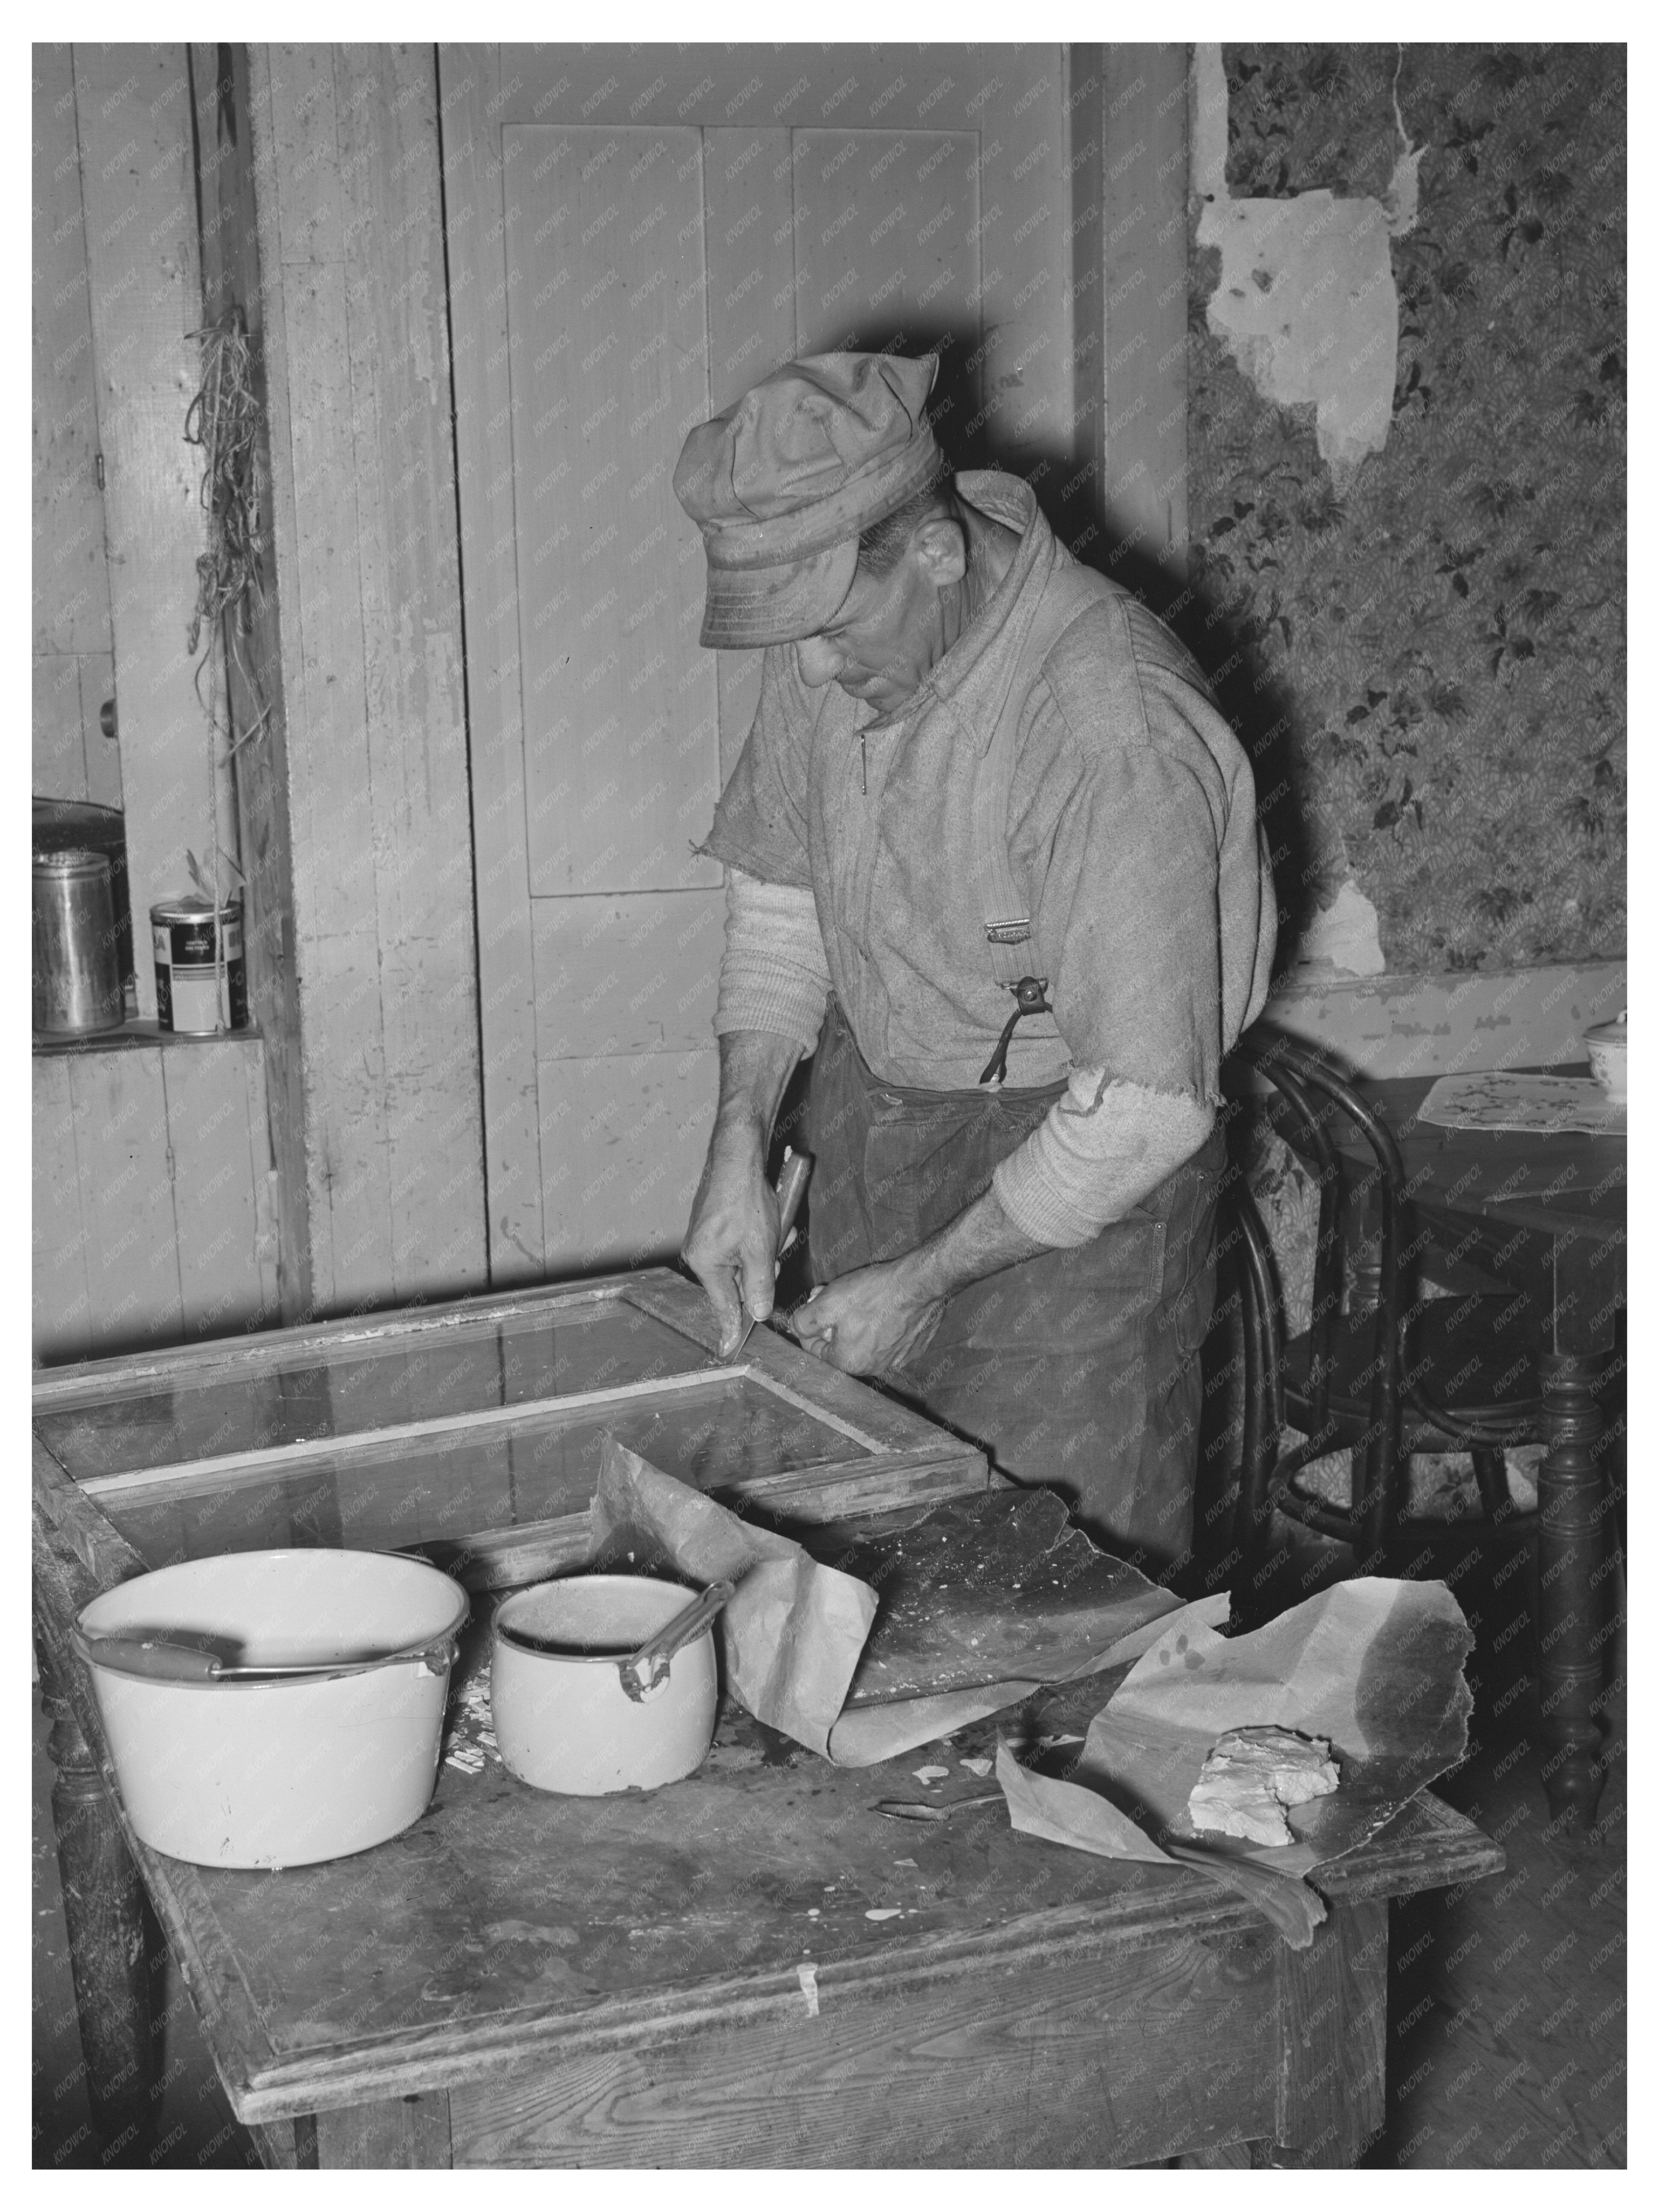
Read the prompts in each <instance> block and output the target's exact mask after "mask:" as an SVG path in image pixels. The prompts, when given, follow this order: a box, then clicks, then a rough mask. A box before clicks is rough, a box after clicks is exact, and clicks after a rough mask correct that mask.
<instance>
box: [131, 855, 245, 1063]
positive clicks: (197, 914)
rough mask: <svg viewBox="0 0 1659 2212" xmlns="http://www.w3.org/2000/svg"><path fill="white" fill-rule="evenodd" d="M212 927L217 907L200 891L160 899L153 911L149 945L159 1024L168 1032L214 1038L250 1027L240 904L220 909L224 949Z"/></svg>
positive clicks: (229, 903)
mask: <svg viewBox="0 0 1659 2212" xmlns="http://www.w3.org/2000/svg"><path fill="white" fill-rule="evenodd" d="M213 921H214V908H213V901H212V900H211V899H210V898H204V896H203V895H202V894H201V893H200V892H199V891H187V892H186V893H185V896H183V897H182V898H172V899H162V900H161V901H160V902H158V903H157V904H156V905H155V906H153V907H151V908H150V910H149V927H150V939H151V942H152V943H153V944H154V945H155V1018H156V1019H157V1021H158V1022H159V1023H160V1024H161V1027H162V1028H163V1029H164V1030H176V1031H178V1032H179V1033H180V1034H182V1035H185V1036H212V1035H213V1033H214V1032H215V1030H224V1029H231V1030H245V1029H246V1027H247V970H246V966H245V964H244V962H243V958H242V902H241V901H240V899H227V900H226V901H225V902H224V904H223V905H222V907H221V908H219V924H220V927H221V929H222V932H223V937H224V942H223V945H220V944H219V943H218V941H217V939H216V936H215V933H214V926H213ZM221 972H222V973H223V976H224V997H223V1000H221V998H220V991H219V978H220V975H221Z"/></svg>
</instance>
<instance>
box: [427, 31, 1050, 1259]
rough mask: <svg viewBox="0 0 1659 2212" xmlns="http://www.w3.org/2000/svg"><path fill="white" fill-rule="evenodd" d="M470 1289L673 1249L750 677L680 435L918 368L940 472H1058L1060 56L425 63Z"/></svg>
mask: <svg viewBox="0 0 1659 2212" xmlns="http://www.w3.org/2000/svg"><path fill="white" fill-rule="evenodd" d="M440 76H441V87H440V90H441V99H440V112H441V118H442V123H441V127H442V131H443V135H444V165H445V172H446V176H447V209H448V219H449V225H450V249H451V285H452V297H453V328H454V374H455V388H456V410H457V421H458V438H459V475H460V500H461V544H462V565H463V571H464V584H465V608H466V621H467V637H466V654H467V664H468V675H469V685H468V690H469V699H470V702H471V720H472V731H471V737H472V769H473V818H474V837H475V844H476V858H477V884H478V920H479V961H480V985H481V989H480V1000H481V1007H482V1018H483V1065H484V1092H485V1102H484V1103H485V1120H486V1136H485V1149H486V1163H487V1179H488V1191H489V1254H490V1271H491V1277H492V1279H494V1280H495V1281H512V1280H515V1279H522V1278H525V1277H529V1276H534V1275H538V1274H540V1273H574V1272H579V1271H582V1270H586V1269H589V1268H593V1267H601V1266H605V1265H607V1264H609V1265H612V1266H614V1265H616V1264H617V1262H618V1261H623V1260H636V1259H639V1258H641V1257H645V1256H647V1255H662V1254H665V1253H667V1252H671V1251H672V1250H673V1249H676V1247H677V1246H678V1241H679V1238H680V1237H681V1235H682V1233H683V1231H684V1225H685V1219H686V1215H687V1212H688V1210H689V1207H690V1199H691V1194H692V1191H693V1188H694V1187H695V1183H696V1175H697V1171H698V1168H699V1166H700V1164H701V1161H702V1152H703V1147H704V1145H705V1143H706V1140H707V1134H708V1124H709V1120H710V1116H711V1112H712V1109H713V1104H714V1086H715V1056H714V1048H713V1040H712V1037H711V1036H710V1031H709V1019H710V1016H711V1014H712V1012H713V1008H714V989H715V980H716V974H717V970H718V966H719V956H720V939H721V925H722V916H723V898H722V893H721V890H720V869H719V867H718V866H716V865H715V864H714V863H713V862H711V861H709V860H706V859H703V858H702V857H700V856H699V855H698V854H697V853H696V850H695V845H696V841H697V840H698V839H700V838H701V837H702V836H704V835H705V834H706V833H707V830H708V824H709V822H710V819H711V817H712V815H713V811H714V802H715V799H717V797H718V796H719V793H720V786H721V783H722V781H723V778H724V776H725V775H726V772H727V771H729V769H730V767H731V765H732V762H733V761H734V760H735V758H736V757H737V754H738V750H739V749H740V748H741V746H742V744H743V741H744V737H745V736H746V734H747V731H748V726H749V723H750V719H751V718H752V714H753V711H754V703H755V699H756V696H757V688H758V679H759V665H760V656H759V655H758V654H756V653H744V654H731V653H721V654H719V655H716V654H714V653H708V652H705V651H703V650H702V648H700V647H699V646H698V644H697V629H698V624H699V619H700V616H701V611H702V590H703V562H702V544H701V540H700V539H699V538H698V535H697V532H696V530H695V528H694V527H693V526H692V525H691V524H690V522H689V521H688V520H687V519H686V517H685V516H684V513H682V512H681V510H680V508H679V506H678V502H677V501H676V500H675V498H674V495H673V489H672V482H671V479H672V472H673V467H674V464H675V461H676V460H677V459H678V454H679V450H680V447H681V444H682V442H683V441H684V437H685V434H686V432H687V431H688V430H689V429H690V428H691V427H692V425H693V424H695V423H696V422H701V421H703V420H705V419H706V418H707V417H708V416H709V415H710V414H712V413H713V412H714V411H715V410H718V409H719V408H720V407H722V406H725V405H726V404H729V403H730V402H731V401H732V399H734V398H737V397H738V395H739V394H740V393H741V392H743V391H744V390H745V389H746V388H747V387H748V386H750V384H752V383H754V382H755V381H756V380H757V379H758V378H759V377H761V376H763V374H766V373H767V371H768V370H769V369H771V368H775V367H776V366H777V365H778V364H779V363H780V362H784V361H787V360H788V359H790V358H791V357H793V356H795V355H797V354H802V353H810V352H817V351H827V350H829V349H836V348H848V347H854V348H863V347H869V348H878V347H882V346H890V347H891V349H893V350H895V351H902V352H905V353H913V354H914V353H920V352H922V351H924V350H926V349H927V348H929V347H930V346H931V347H936V348H938V349H939V350H940V352H941V356H942V368H941V374H940V379H939V386H938V387H937V390H936V392H935V410H936V414H937V416H938V417H939V421H940V427H941V433H942V435H943V437H944V439H945V442H946V445H947V447H948V448H949V449H950V450H951V453H952V457H953V459H956V460H957V463H958V464H959V465H976V464H978V465H982V464H983V463H984V462H985V461H987V460H988V459H995V460H996V461H997V462H998V463H999V464H1000V465H1003V466H1006V467H1010V468H1013V469H1017V470H1019V471H1023V472H1025V473H1028V474H1035V475H1039V476H1041V475H1042V473H1044V472H1045V471H1047V470H1048V469H1051V468H1054V467H1055V466H1056V465H1060V467H1062V468H1063V467H1065V466H1066V465H1067V464H1069V462H1070V461H1071V460H1072V459H1073V455H1074V452H1075V438H1074V424H1073V413H1072V408H1073V362H1072V358H1071V356H1072V347H1071V343H1070V329H1071V325H1070V291H1069V288H1068V285H1067V283H1066V277H1067V276H1068V274H1069V270H1070V261H1069V258H1068V251H1069V238H1070V232H1069V228H1068V225H1067V222H1066V209H1067V205H1068V195H1067V183H1066V180H1067V176H1068V169H1067V164H1066V146H1067V127H1068V126H1067V118H1068V110H1067V105H1066V99H1065V94H1064V77H1063V56H1062V52H1061V50H1060V48H1058V47H1028V48H1023V49H1013V48H1010V47H998V48H995V49H979V50H970V49H968V48H963V47H955V48H952V47H944V46H938V47H928V48H925V49H924V48H918V47H892V48H888V49H872V48H866V47H858V48H854V47H829V48H822V47H814V48H811V49H808V48H803V47H784V48H779V49H775V50H774V49H772V48H765V49H762V48H756V47H739V48H737V49H735V50H733V49H726V48H714V47H701V48H700V47H690V48H668V47H644V48H639V49H623V48H621V47H613V48H605V47H594V48H586V49H578V48H575V47H568V46H567V47H544V48H540V49H538V50H535V51H533V52H532V51H530V50H526V49H520V48H503V49H495V48H479V47H474V48H453V49H445V50H443V52H442V53H441V59H440Z"/></svg>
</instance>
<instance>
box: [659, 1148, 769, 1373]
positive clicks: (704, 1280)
mask: <svg viewBox="0 0 1659 2212" xmlns="http://www.w3.org/2000/svg"><path fill="white" fill-rule="evenodd" d="M777 1250H778V1202H777V1200H776V1199H775V1197H774V1196H773V1194H772V1193H771V1191H770V1189H769V1188H768V1186H767V1181H766V1159H765V1155H764V1154H763V1152H762V1151H761V1148H760V1146H759V1145H758V1144H757V1142H755V1141H754V1140H753V1139H752V1138H751V1137H750V1136H749V1135H747V1134H746V1133H744V1131H742V1130H732V1129H730V1128H723V1127H721V1125H720V1123H719V1122H716V1124H715V1126H714V1135H713V1137H712V1138H711V1139H709V1145H708V1158H707V1159H706V1160H705V1161H704V1163H703V1170H702V1182H700V1183H699V1184H698V1185H697V1194H696V1198H695V1199H694V1200H693V1201H692V1205H691V1225H690V1228H689V1229H688V1230H687V1231H686V1232H685V1243H684V1248H683V1249H682V1250H681V1253H680V1257H681V1258H682V1259H683V1260H684V1262H685V1264H686V1266H687V1267H690V1270H691V1272H692V1273H693V1274H694V1275H695V1276H696V1278H697V1280H698V1281H699V1282H700V1283H701V1284H702V1286H703V1288H704V1290H706V1291H708V1302H709V1304H711V1305H712V1306H713V1307H714V1320H715V1322H716V1324H717V1326H718V1328H719V1329H720V1358H722V1359H729V1358H731V1356H732V1353H733V1352H735V1351H736V1350H737V1348H738V1338H739V1337H740V1336H741V1335H742V1334H743V1327H744V1318H745V1316H749V1317H752V1318H753V1319H754V1320H756V1321H764V1320H765V1319H766V1316H768V1314H769V1313H770V1312H771V1310H772V1291H773V1284H774V1281H775V1266H776V1261H777Z"/></svg>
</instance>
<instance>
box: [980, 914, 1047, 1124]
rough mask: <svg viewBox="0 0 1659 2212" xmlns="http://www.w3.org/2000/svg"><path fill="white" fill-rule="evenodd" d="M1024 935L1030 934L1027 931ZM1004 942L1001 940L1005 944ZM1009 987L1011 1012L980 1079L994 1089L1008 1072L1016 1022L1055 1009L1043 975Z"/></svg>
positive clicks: (988, 926) (998, 1086) (1000, 1083)
mask: <svg viewBox="0 0 1659 2212" xmlns="http://www.w3.org/2000/svg"><path fill="white" fill-rule="evenodd" d="M986 933H987V936H988V935H989V933H990V925H989V924H988V923H987V928H986ZM1027 934H1028V935H1029V934H1030V933H1029V931H1028V932H1027ZM1006 941H1007V940H1006V939H1005V940H1004V942H1005V943H1006ZM1008 987H1009V989H1010V990H1011V991H1012V993H1013V994H1014V1011H1013V1012H1012V1014H1010V1015H1009V1017H1008V1018H1007V1020H1006V1022H1005V1023H1004V1024H1003V1025H1002V1035H1001V1036H1000V1037H999V1038H998V1039H997V1048H996V1050H995V1051H994V1053H993V1054H991V1057H990V1059H989V1060H987V1062H986V1064H985V1073H984V1074H983V1075H981V1077H980V1081H981V1083H983V1084H986V1085H988V1086H989V1088H990V1089H991V1090H993V1091H1000V1090H1001V1088H1002V1085H1003V1082H1004V1079H1006V1075H1007V1073H1008V1047H1009V1045H1010V1043H1011V1042H1012V1039H1013V1034H1014V1029H1015V1025H1016V1024H1018V1022H1020V1021H1021V1020H1023V1018H1024V1017H1025V1016H1026V1015H1027V1014H1051V1013H1053V1012H1054V1008H1053V1007H1052V1006H1050V1005H1049V1004H1048V977H1047V976H1046V975H1022V976H1021V977H1020V979H1019V981H1018V983H1011V984H1010V985H1009V986H1008Z"/></svg>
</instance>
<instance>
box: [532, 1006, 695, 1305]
mask: <svg viewBox="0 0 1659 2212" xmlns="http://www.w3.org/2000/svg"><path fill="white" fill-rule="evenodd" d="M536 1072H537V1087H538V1097H539V1098H540V1101H541V1113H542V1158H543V1159H544V1161H545V1162H546V1164H547V1165H546V1168H545V1170H544V1186H543V1187H544V1204H545V1206H546V1208H547V1231H546V1238H547V1242H546V1253H545V1262H544V1265H545V1271H546V1273H548V1274H549V1275H572V1274H585V1273H591V1272H592V1270H593V1269H595V1268H602V1267H623V1266H626V1265H627V1264H629V1262H630V1261H633V1260H635V1259H636V1258H637V1257H638V1256H639V1255H640V1254H641V1252H646V1251H657V1252H662V1251H665V1250H672V1249H674V1248H675V1246H676V1245H677V1244H678V1240H679V1238H680V1237H681V1235H682V1234H683V1233H684V1228H685V1224H686V1218H687V1217H688V1215H689V1214H690V1209H691V1200H692V1196H693V1194H694V1193H695V1192H696V1188H697V1177H698V1176H699V1174H700V1173H701V1172H702V1157H703V1152H704V1150H705V1149H706V1147H707V1146H708V1131H709V1128H710V1127H711V1125H712V1124H713V1121H714V1100H715V1097H716V1094H717V1093H718V1091H719V1088H720V1081H719V1075H720V1071H719V1063H718V1061H717V1060H716V1058H715V1056H714V1053H713V1052H711V1051H710V1050H709V1049H708V1047H707V1046H706V1045H704V1046H701V1047H699V1048H698V1049H697V1050H696V1051H694V1052H650V1053H641V1054H638V1055H637V1056H635V1057H629V1058H623V1057H616V1056H609V1057H606V1058H604V1059H593V1060H541V1061H539V1062H538V1066H537V1071H536Z"/></svg>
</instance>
